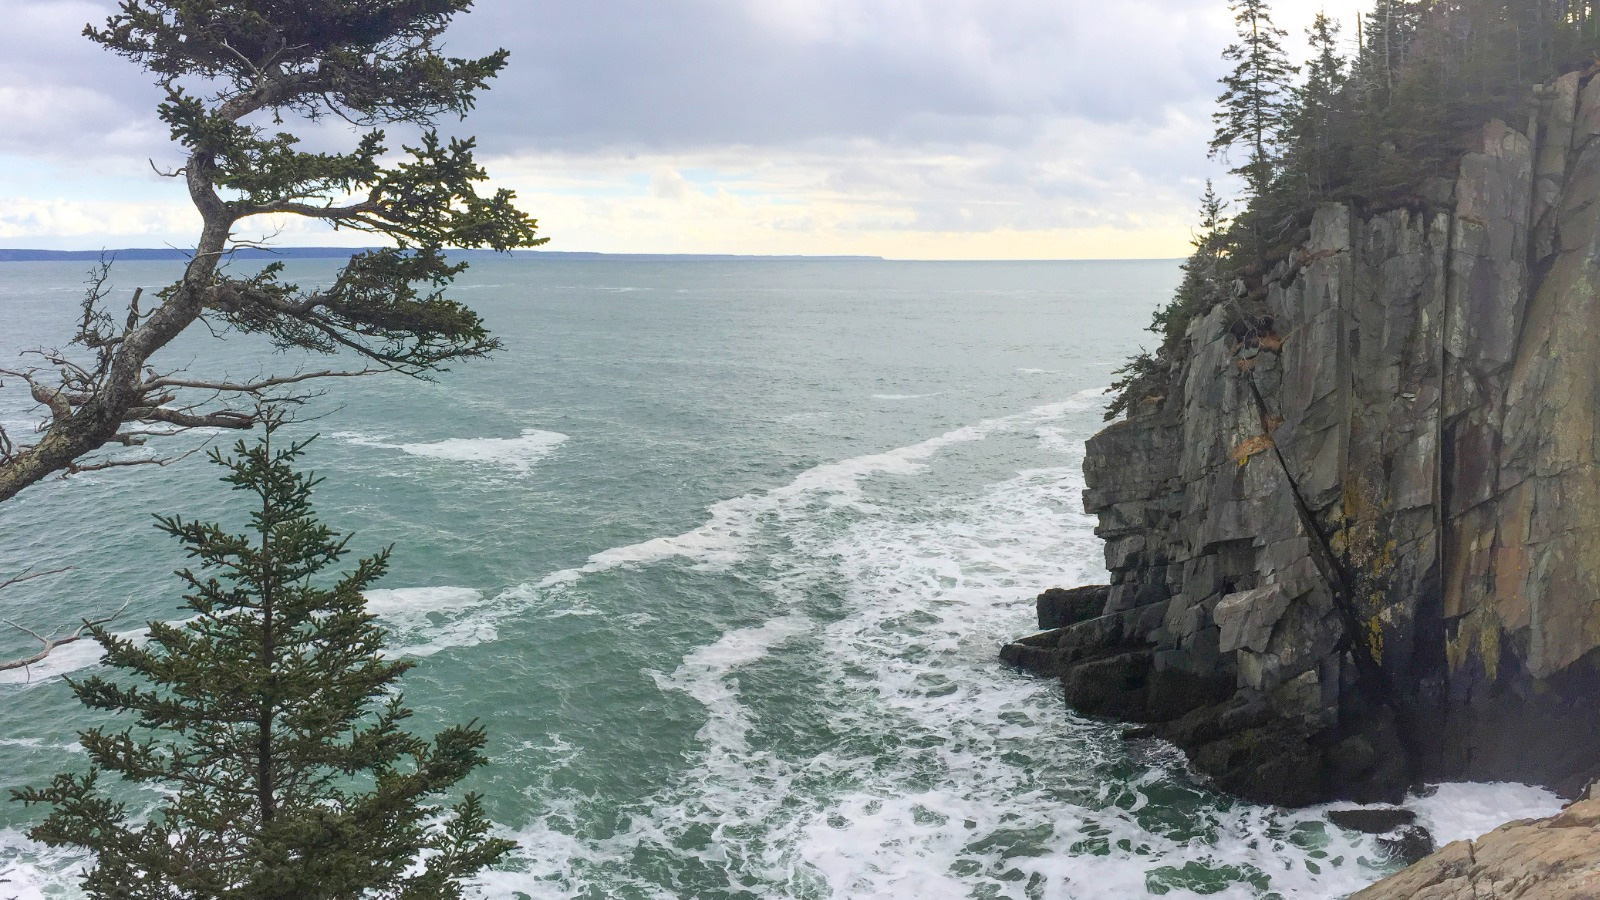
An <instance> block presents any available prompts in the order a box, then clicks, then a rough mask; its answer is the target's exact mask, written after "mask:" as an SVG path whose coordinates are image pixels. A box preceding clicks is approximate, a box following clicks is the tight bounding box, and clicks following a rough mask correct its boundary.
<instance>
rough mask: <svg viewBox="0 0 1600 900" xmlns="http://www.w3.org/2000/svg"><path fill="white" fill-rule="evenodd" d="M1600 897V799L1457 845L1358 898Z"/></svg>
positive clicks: (1534, 899)
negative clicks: (1547, 817)
mask: <svg viewBox="0 0 1600 900" xmlns="http://www.w3.org/2000/svg"><path fill="white" fill-rule="evenodd" d="M1596 896H1600V801H1596V800H1584V801H1580V802H1578V803H1575V804H1573V805H1571V806H1569V807H1567V808H1566V809H1565V810H1563V811H1562V812H1561V813H1560V814H1559V815H1556V816H1553V817H1551V818H1549V819H1540V820H1537V821H1531V822H1527V821H1525V822H1512V823H1509V824H1506V825H1502V826H1501V827H1499V828H1497V829H1495V830H1494V831H1491V832H1489V833H1488V834H1486V835H1484V836H1482V837H1480V838H1478V839H1476V840H1472V841H1456V842H1454V843H1451V844H1447V845H1445V846H1444V847H1443V848H1441V849H1440V850H1439V851H1437V852H1435V853H1433V854H1431V855H1429V856H1427V857H1426V858H1424V859H1422V860H1421V861H1420V862H1418V863H1416V864H1414V865H1412V866H1411V867H1410V868H1407V869H1405V870H1403V871H1401V872H1399V873H1397V874H1395V875H1391V876H1389V877H1388V878H1385V879H1384V880H1382V881H1380V882H1378V883H1377V884H1374V885H1372V886H1371V887H1369V888H1367V889H1366V890H1363V891H1360V892H1359V893H1356V894H1354V895H1353V896H1352V900H1483V898H1489V897H1493V898H1495V900H1573V898H1584V897H1596Z"/></svg>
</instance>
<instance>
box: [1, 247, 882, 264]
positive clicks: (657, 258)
mask: <svg viewBox="0 0 1600 900" xmlns="http://www.w3.org/2000/svg"><path fill="white" fill-rule="evenodd" d="M371 249H375V248H371V247H274V248H271V249H262V248H258V247H241V248H239V249H238V250H235V251H233V253H232V256H233V258H234V259H345V258H347V257H349V256H352V255H354V254H356V253H360V252H362V251H363V250H371ZM449 253H450V255H451V256H457V257H461V258H464V259H490V258H494V257H500V256H506V255H507V254H504V253H496V252H494V251H493V250H451V251H449ZM509 255H511V256H515V257H518V258H527V259H569V260H584V259H616V260H631V261H635V262H671V261H674V260H702V261H709V262H729V261H735V260H824V261H831V262H839V261H848V260H869V261H871V260H878V261H881V260H882V259H883V257H881V256H800V255H793V256H744V255H739V254H734V253H585V252H578V251H569V250H514V251H512V252H511V253H510V254H509ZM101 256H107V257H113V256H114V257H116V258H117V259H119V260H123V261H130V260H133V261H139V260H184V259H188V258H189V253H188V251H186V250H180V249H177V248H172V247H167V248H159V247H157V248H150V247H141V248H132V249H124V250H104V251H101V250H7V249H4V248H0V262H73V261H75V260H89V261H93V260H98V259H100V257H101Z"/></svg>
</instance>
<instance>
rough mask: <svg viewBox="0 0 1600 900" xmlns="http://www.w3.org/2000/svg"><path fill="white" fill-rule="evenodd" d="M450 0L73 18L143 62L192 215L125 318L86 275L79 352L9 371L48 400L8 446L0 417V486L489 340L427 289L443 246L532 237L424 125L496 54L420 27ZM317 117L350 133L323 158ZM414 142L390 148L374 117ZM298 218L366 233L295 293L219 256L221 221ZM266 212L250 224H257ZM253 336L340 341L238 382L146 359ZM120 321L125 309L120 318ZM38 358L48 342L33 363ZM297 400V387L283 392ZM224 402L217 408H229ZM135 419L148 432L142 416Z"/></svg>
mask: <svg viewBox="0 0 1600 900" xmlns="http://www.w3.org/2000/svg"><path fill="white" fill-rule="evenodd" d="M471 6H472V0H121V2H120V3H119V5H118V8H117V11H116V12H115V13H114V14H113V15H111V16H110V17H109V18H107V19H106V20H105V22H104V24H103V25H101V26H99V27H95V26H89V27H87V28H85V30H84V34H85V35H86V36H87V37H88V38H89V39H90V40H92V41H94V42H96V43H98V44H100V45H102V46H103V47H105V48H106V49H108V50H110V51H112V52H114V53H116V54H118V55H120V56H123V57H126V58H127V59H129V60H131V61H132V62H134V63H136V64H138V65H139V66H141V67H142V68H143V69H144V70H145V71H146V72H148V73H149V74H150V75H151V76H153V77H154V79H155V81H156V83H157V84H158V85H159V86H160V87H161V88H162V89H163V91H164V92H165V100H164V101H163V102H162V103H161V104H160V106H159V107H158V109H157V113H158V115H159V116H160V118H161V120H162V121H163V122H164V123H165V124H166V125H167V127H168V130H169V131H170V133H171V137H172V140H173V141H174V142H175V143H176V144H177V145H178V146H179V147H180V148H181V149H182V151H183V154H184V162H183V165H182V166H181V167H180V168H179V169H177V170H176V171H173V172H167V173H163V174H166V175H169V176H170V177H172V178H174V179H180V180H181V181H182V182H183V184H184V187H185V189H186V190H187V193H188V196H189V198H190V200H191V201H192V202H193V204H194V206H195V209H196V211H197V212H198V213H199V214H200V218H201V229H200V234H199V237H198V240H197V241H196V244H195V246H194V252H193V255H192V257H191V258H190V261H189V264H188V265H187V266H186V267H185V270H184V273H183V277H182V278H181V279H179V280H178V281H177V282H175V283H173V284H171V285H169V286H167V287H165V288H164V289H161V290H160V291H159V292H156V297H157V298H158V301H159V302H157V303H155V304H153V305H152V304H148V302H147V304H146V305H145V306H143V307H141V305H140V303H139V297H138V295H137V294H136V295H135V297H134V299H133V300H132V302H131V303H130V304H129V306H128V309H127V310H126V314H125V315H124V314H121V313H120V312H115V311H111V310H108V309H106V308H105V307H104V304H103V301H104V300H105V299H106V296H107V294H106V291H105V284H106V273H105V272H104V271H102V272H101V273H100V275H99V277H98V278H97V280H96V282H95V285H94V287H93V288H91V290H90V292H89V295H88V296H87V297H86V298H85V300H84V309H83V317H82V326H81V327H80V328H79V330H78V333H77V334H76V335H75V336H74V338H73V341H72V342H73V343H74V344H77V345H80V346H81V347H83V348H84V349H85V351H86V352H87V353H88V354H91V355H93V356H94V362H93V364H92V365H79V364H77V363H76V362H73V363H71V364H62V365H60V366H57V367H56V368H55V369H53V370H52V369H40V368H35V369H27V370H20V371H11V372H7V373H6V374H11V375H14V376H16V377H17V378H18V379H19V381H22V382H24V383H25V384H26V385H27V387H28V388H29V389H30V391H31V393H32V396H33V397H34V398H36V399H37V400H38V401H39V402H40V403H41V404H42V405H43V406H44V407H45V408H46V409H47V410H48V413H49V418H48V420H47V421H46V423H44V424H43V425H42V426H41V427H40V428H38V429H37V431H38V433H40V434H41V435H42V436H41V437H40V438H38V439H37V440H35V441H32V442H30V443H14V442H13V441H11V440H10V439H9V437H8V436H7V435H6V434H5V432H4V430H3V429H0V501H3V500H5V499H7V498H9V497H11V496H14V495H15V494H16V493H17V492H19V491H21V490H22V489H23V488H25V487H27V486H28V485H31V484H35V483H37V482H39V481H40V480H42V479H44V478H47V477H49V476H50V475H52V474H54V473H57V472H67V473H69V474H70V473H72V472H76V471H87V470H89V469H92V468H108V467H110V466H111V465H118V464H122V463H103V462H102V463H97V464H88V465H86V464H84V463H83V462H81V460H82V459H83V457H85V456H86V455H88V454H91V453H94V452H95V451H96V450H99V449H100V448H102V447H104V446H105V445H107V444H110V443H115V444H125V445H134V444H141V443H144V442H145V441H146V440H148V439H149V438H150V436H151V435H161V434H170V433H173V432H175V431H178V430H182V429H184V428H196V427H205V428H238V429H244V428H251V427H254V426H255V425H257V424H259V423H260V421H261V420H260V415H259V411H260V409H261V408H262V406H261V401H262V400H264V399H268V400H277V401H278V402H279V404H280V405H281V404H282V403H283V402H285V401H287V400H292V399H298V398H294V397H285V396H283V395H282V394H281V392H280V391H279V390H278V389H280V388H282V386H283V385H284V384H286V383H299V382H303V381H305V380H307V379H308V378H313V377H336V376H342V375H348V374H357V373H362V374H364V373H366V372H377V371H385V372H401V373H404V374H408V375H414V376H423V377H426V376H428V375H429V374H430V373H433V372H437V371H439V370H441V369H443V368H445V367H446V366H447V365H448V364H449V363H450V362H452V361H454V360H460V359H470V358H475V357H481V356H484V355H486V354H488V353H490V352H492V351H494V350H495V349H497V348H498V347H499V342H498V341H496V340H495V339H494V338H493V337H492V336H491V335H490V334H489V332H488V330H487V329H486V328H485V327H484V324H483V321H482V320H481V318H480V317H479V316H478V315H477V314H476V313H475V312H474V311H473V310H471V309H470V308H468V307H467V306H465V305H464V304H462V303H460V302H457V301H455V300H453V299H451V298H450V297H449V296H447V290H448V288H449V286H450V284H451V282H452V281H453V279H454V278H455V277H456V276H457V275H459V274H460V273H461V271H462V270H463V269H465V268H466V266H465V264H464V263H456V262H451V261H450V259H449V258H448V257H447V256H446V252H445V251H446V250H447V249H449V248H490V249H493V250H510V249H512V248H516V247H531V246H536V245H538V244H542V243H544V242H545V240H546V239H544V238H541V237H537V236H536V224H537V223H536V222H535V220H534V219H532V218H531V217H529V216H528V215H527V214H526V213H524V212H522V211H521V210H520V209H518V208H517V206H516V197H515V195H514V194H513V193H512V192H511V191H509V190H505V189H499V190H493V191H489V190H486V189H484V183H485V182H486V181H487V179H488V175H487V173H486V172H485V171H484V170H483V168H482V167H481V166H479V165H478V163H477V161H476V158H475V152H476V146H475V143H474V141H473V140H472V139H470V138H451V137H447V136H443V135H441V134H440V133H439V132H438V130H437V129H436V127H435V123H436V121H437V120H438V119H440V118H441V117H448V116H454V117H463V116H465V115H466V114H467V113H468V112H469V111H470V110H471V109H472V108H473V105H474V103H475V101H476V97H477V94H478V92H479V91H481V90H484V89H485V88H486V87H487V86H488V83H489V81H490V80H491V79H492V78H494V76H495V75H496V74H497V73H499V71H500V70H501V69H502V68H503V67H504V66H505V64H506V59H507V54H506V52H505V51H504V50H498V51H496V52H494V53H491V54H489V55H487V56H484V57H481V58H476V59H462V58H456V57H450V56H446V55H445V54H444V53H443V52H442V48H441V46H440V42H441V40H442V36H443V34H444V32H445V29H446V28H447V27H448V26H449V24H450V22H451V20H452V19H453V18H454V17H455V16H456V15H458V14H461V13H464V12H467V11H468V10H469V9H470V8H471ZM327 117H335V118H337V119H340V120H342V121H344V122H346V123H348V124H350V125H352V126H354V130H355V131H356V132H357V133H358V135H359V136H358V137H355V138H353V139H352V141H351V146H349V147H348V149H346V150H344V151H343V152H323V151H311V150H306V149H304V148H303V147H302V146H301V136H300V135H297V134H296V133H295V129H296V126H297V125H301V126H303V125H304V124H305V123H307V122H313V123H314V122H315V121H317V120H319V119H324V118H327ZM391 125H400V126H403V127H405V128H407V129H409V130H415V131H416V132H417V137H415V139H413V140H409V141H407V142H406V145H405V146H402V147H400V148H399V149H398V150H397V151H396V150H394V149H392V148H391V144H390V142H389V139H388V137H387V136H386V134H385V132H384V131H383V130H382V127H383V126H391ZM262 217H274V218H279V219H281V218H283V217H298V218H301V219H310V220H315V221H321V222H324V223H327V224H328V225H330V226H331V227H333V228H335V229H350V230H354V231H359V232H364V233H366V234H370V235H373V236H374V237H376V238H378V239H379V240H378V241H377V243H379V244H392V245H393V246H390V247H387V248H386V249H379V250H374V251H371V252H365V253H360V254H358V255H356V256H355V257H354V258H352V259H351V260H350V262H349V264H348V265H346V266H345V267H344V268H343V270H342V271H340V272H339V274H338V275H337V277H335V278H334V279H333V281H332V282H331V284H327V285H323V286H318V287H315V288H303V287H301V286H299V285H297V284H293V283H291V282H288V281H285V280H284V279H283V277H282V276H283V268H282V266H277V265H272V266H267V267H266V268H265V269H263V270H261V271H258V272H255V273H253V274H244V273H236V272H230V271H229V270H228V268H227V266H226V265H225V263H226V260H227V257H228V253H229V252H230V251H231V250H232V249H234V248H236V247H239V246H255V243H253V242H250V241H238V240H236V239H235V237H234V233H235V230H236V229H237V228H239V227H240V226H242V225H246V224H247V223H251V222H252V221H254V222H258V223H259V222H264V221H269V220H267V219H263V218H262ZM258 227H266V226H258ZM201 320H204V321H205V323H206V324H207V326H208V327H210V328H211V329H212V330H213V331H214V332H215V331H218V330H226V329H227V328H232V329H234V330H237V331H240V332H244V333H254V334H260V335H263V336H265V337H267V338H268V339H270V340H271V341H272V342H273V343H274V344H275V345H276V346H277V347H279V348H281V349H295V350H307V351H312V352H314V353H328V354H332V353H336V352H337V353H345V354H348V355H349V356H350V357H352V358H353V359H354V360H355V362H354V363H353V364H350V363H349V362H348V361H347V362H346V363H341V364H340V365H341V367H342V369H341V370H336V371H332V372H318V373H296V374H295V375H294V376H288V377H287V378H262V379H260V380H257V381H254V382H236V381H229V380H226V379H224V380H222V381H208V380H204V379H195V378H190V377H185V376H183V375H182V373H181V370H180V371H174V370H167V371H160V370H159V369H158V368H157V367H156V366H155V365H154V364H153V362H152V359H151V358H152V356H153V355H155V354H156V353H157V352H158V351H159V350H161V349H162V348H163V347H165V346H167V345H168V344H169V343H170V342H172V341H173V340H175V339H176V338H177V337H178V335H180V334H181V333H183V331H184V330H186V329H188V328H189V327H190V326H191V325H193V324H195V323H196V322H198V321H201ZM124 321H125V323H126V324H125V325H124V324H123V323H124ZM52 358H53V357H52ZM301 396H302V397H303V396H304V395H301ZM230 401H231V402H230ZM150 426H154V427H153V428H152V427H150Z"/></svg>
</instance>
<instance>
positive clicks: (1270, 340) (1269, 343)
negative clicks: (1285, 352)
mask: <svg viewBox="0 0 1600 900" xmlns="http://www.w3.org/2000/svg"><path fill="white" fill-rule="evenodd" d="M1256 344H1257V345H1258V346H1260V347H1261V349H1263V350H1270V351H1272V352H1273V353H1277V352H1278V351H1280V350H1282V349H1283V338H1282V337H1279V336H1278V333H1277V332H1275V331H1269V332H1267V333H1266V334H1264V335H1262V336H1261V339H1260V340H1258V341H1256Z"/></svg>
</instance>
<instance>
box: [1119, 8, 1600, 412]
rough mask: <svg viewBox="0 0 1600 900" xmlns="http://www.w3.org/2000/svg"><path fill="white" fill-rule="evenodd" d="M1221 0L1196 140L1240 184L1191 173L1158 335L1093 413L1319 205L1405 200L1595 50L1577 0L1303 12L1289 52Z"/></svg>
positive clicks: (1177, 342)
mask: <svg viewBox="0 0 1600 900" xmlns="http://www.w3.org/2000/svg"><path fill="white" fill-rule="evenodd" d="M1230 9H1231V10H1232V11H1233V13H1234V17H1235V19H1234V21H1235V24H1236V26H1237V35H1238V39H1237V42H1236V43H1234V44H1231V45H1229V46H1228V47H1227V48H1226V49H1225V50H1224V51H1223V54H1222V55H1223V59H1225V60H1226V61H1228V62H1230V63H1232V64H1233V68H1232V70H1231V71H1230V72H1229V73H1228V74H1227V75H1226V76H1224V78H1223V79H1222V80H1221V84H1222V87H1223V91H1222V93H1221V95H1220V96H1219V97H1218V108H1217V110H1216V112H1215V114H1214V116H1213V119H1214V121H1215V123H1216V131H1215V135H1214V137H1213V138H1212V141H1211V144H1210V150H1211V153H1212V155H1213V156H1214V157H1217V158H1219V159H1222V160H1224V161H1225V162H1226V163H1227V164H1229V165H1230V166H1231V168H1230V170H1229V171H1230V174H1233V175H1236V176H1238V178H1239V181H1240V183H1241V185H1242V196H1240V197H1239V198H1238V200H1237V201H1235V202H1234V203H1231V204H1230V203H1228V202H1225V201H1223V200H1222V199H1221V198H1220V197H1219V196H1218V195H1217V194H1216V192H1215V191H1214V189H1213V188H1212V186H1211V185H1210V184H1209V183H1208V184H1207V186H1206V192H1205V195H1204V196H1203V197H1202V199H1201V209H1200V216H1199V219H1200V221H1199V223H1198V227H1197V229H1196V233H1195V238H1194V242H1193V243H1194V252H1193V253H1192V254H1191V256H1190V257H1189V259H1188V260H1187V261H1186V262H1185V263H1184V266H1183V279H1182V281H1181V283H1180V285H1179V287H1178V290H1177V291H1176V293H1175V295H1174V297H1173V299H1172V301H1171V302H1170V303H1168V304H1167V305H1166V306H1164V307H1162V308H1161V309H1160V310H1158V311H1157V312H1156V314H1155V317H1154V320H1153V321H1152V323H1151V325H1150V330H1151V331H1152V332H1154V333H1155V334H1157V335H1158V336H1159V337H1160V343H1159V344H1158V345H1157V346H1156V347H1155V349H1153V350H1148V351H1145V352H1142V353H1140V354H1138V355H1137V356H1135V357H1133V358H1132V359H1130V360H1129V361H1128V363H1127V365H1126V366H1124V367H1123V368H1122V369H1120V370H1119V371H1118V376H1119V378H1118V380H1117V381H1116V382H1115V383H1114V384H1113V399H1112V402H1111V405H1110V407H1109V409H1108V411H1107V414H1106V418H1107V419H1113V418H1116V417H1118V416H1120V415H1124V414H1128V413H1133V412H1137V411H1139V410H1141V409H1146V408H1149V407H1151V406H1152V405H1153V404H1154V403H1156V402H1158V401H1159V400H1160V399H1161V398H1162V397H1164V395H1165V394H1166V392H1167V390H1168V389H1169V386H1170V382H1171V380H1172V378H1173V377H1174V375H1175V374H1176V373H1177V370H1178V368H1179V366H1180V365H1181V363H1182V361H1183V358H1184V355H1185V353H1186V352H1187V348H1186V344H1185V340H1184V336H1185V334H1186V332H1187V330H1188V327H1189V323H1190V322H1191V321H1192V320H1193V319H1194V318H1195V317H1196V316H1198V315H1202V314H1204V313H1205V312H1206V311H1208V310H1210V309H1211V308H1212V307H1213V306H1215V305H1216V304H1218V303H1220V302H1222V301H1223V300H1224V299H1225V298H1226V297H1227V296H1228V295H1229V294H1230V293H1231V290H1232V284H1233V283H1234V281H1235V280H1236V279H1238V278H1241V277H1242V278H1245V279H1246V280H1247V281H1249V280H1250V279H1251V278H1252V277H1253V276H1259V275H1260V273H1262V272H1264V271H1265V270H1266V269H1267V268H1268V267H1269V266H1270V265H1271V264H1272V263H1273V262H1275V261H1276V260H1279V259H1282V258H1284V257H1285V256H1286V255H1287V254H1288V252H1289V250H1290V249H1291V248H1293V247H1295V246H1297V245H1298V244H1300V243H1302V242H1303V241H1304V240H1305V239H1306V238H1307V237H1308V236H1309V228H1310V224H1311V215H1312V213H1313V211H1314V210H1315V209H1316V206H1317V205H1318V204H1319V203H1322V202H1326V201H1339V202H1345V203H1350V204H1352V205H1353V206H1355V207H1356V208H1357V209H1360V210H1364V211H1374V210H1381V209H1385V208H1392V207H1395V206H1402V205H1418V204H1420V203H1421V202H1422V201H1421V198H1419V197H1418V196H1416V191H1417V189H1418V186H1419V185H1420V184H1421V183H1422V182H1423V181H1424V180H1425V179H1427V178H1428V177H1430V176H1436V175H1448V174H1450V170H1451V167H1452V166H1453V165H1454V164H1455V163H1456V161H1457V160H1458V159H1459V158H1460V156H1461V155H1462V154H1463V153H1464V152H1465V151H1466V150H1467V148H1468V141H1469V140H1470V138H1471V136H1472V135H1473V133H1474V132H1476V130H1477V129H1478V128H1480V127H1481V126H1482V125H1483V123H1484V122H1486V121H1488V120H1490V119H1493V118H1501V119H1504V120H1506V121H1508V122H1511V123H1517V122H1520V121H1522V120H1525V119H1526V118H1527V117H1528V115H1529V113H1530V111H1531V100H1532V90H1531V89H1532V87H1533V86H1534V85H1537V84H1539V83H1542V82H1546V81H1549V80H1551V79H1553V78H1555V77H1557V76H1559V75H1561V74H1563V73H1565V72H1568V71H1572V70H1575V69H1584V68H1586V67H1589V66H1593V65H1595V62H1596V59H1597V58H1600V2H1592V0H1377V3H1376V5H1375V6H1374V7H1373V8H1372V10H1371V11H1370V12H1368V13H1366V14H1364V15H1361V16H1359V17H1358V18H1357V21H1356V22H1355V23H1354V28H1353V31H1354V33H1353V34H1350V33H1349V32H1348V31H1346V30H1345V29H1344V28H1343V27H1342V26H1341V24H1340V23H1338V22H1335V21H1334V20H1332V19H1330V18H1328V17H1327V16H1326V15H1325V14H1319V15H1318V16H1317V17H1316V18H1315V19H1314V20H1313V21H1312V23H1311V25H1310V27H1308V28H1307V29H1306V34H1305V39H1306V41H1307V43H1308V45H1309V46H1308V48H1307V49H1308V51H1309V52H1308V54H1307V56H1306V60H1305V62H1304V63H1302V64H1299V65H1296V64H1294V63H1292V62H1291V60H1290V57H1289V53H1288V51H1287V49H1286V44H1287V42H1288V41H1289V39H1290V38H1289V35H1288V34H1287V33H1286V32H1285V31H1284V30H1283V29H1281V28H1279V27H1278V26H1277V25H1276V24H1275V23H1274V22H1273V19H1272V13H1271V9H1270V8H1269V5H1268V3H1267V2H1266V0H1236V2H1234V3H1233V4H1231V6H1230ZM1230 206H1232V207H1234V208H1235V209H1236V215H1233V216H1232V217H1229V216H1228V215H1227V212H1228V211H1229V207H1230Z"/></svg>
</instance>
